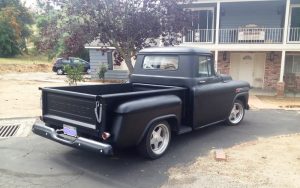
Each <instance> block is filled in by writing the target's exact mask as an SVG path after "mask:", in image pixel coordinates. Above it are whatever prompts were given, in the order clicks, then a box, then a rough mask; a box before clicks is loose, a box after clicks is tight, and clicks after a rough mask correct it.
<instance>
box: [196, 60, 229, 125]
mask: <svg viewBox="0 0 300 188" xmlns="http://www.w3.org/2000/svg"><path fill="white" fill-rule="evenodd" d="M195 69H196V71H197V72H196V78H195V80H196V85H195V86H194V88H193V92H192V93H193V99H194V101H193V104H194V106H193V126H194V128H200V127H202V126H206V125H208V124H211V123H215V122H217V121H221V120H224V119H225V118H226V116H227V115H228V114H227V113H228V109H230V107H231V105H232V104H231V103H232V94H231V93H232V91H231V90H232V89H231V88H229V87H226V83H224V82H223V81H222V79H221V78H220V77H218V76H216V74H215V71H214V65H213V57H212V56H205V55H200V56H198V57H197V63H196V65H195Z"/></svg>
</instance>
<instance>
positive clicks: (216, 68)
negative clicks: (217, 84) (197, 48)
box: [215, 50, 219, 73]
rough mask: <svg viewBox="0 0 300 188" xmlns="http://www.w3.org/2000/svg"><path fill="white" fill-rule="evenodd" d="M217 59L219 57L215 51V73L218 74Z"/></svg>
mask: <svg viewBox="0 0 300 188" xmlns="http://www.w3.org/2000/svg"><path fill="white" fill-rule="evenodd" d="M218 57H219V51H218V50H216V51H215V71H216V73H217V72H218Z"/></svg>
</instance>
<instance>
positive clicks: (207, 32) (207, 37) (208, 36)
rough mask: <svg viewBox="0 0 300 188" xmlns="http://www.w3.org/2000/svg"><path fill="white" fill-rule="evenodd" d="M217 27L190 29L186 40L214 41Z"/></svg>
mask: <svg viewBox="0 0 300 188" xmlns="http://www.w3.org/2000/svg"><path fill="white" fill-rule="evenodd" d="M214 34H215V29H194V30H188V31H187V35H186V37H185V42H200V43H213V42H214V37H215V35H214Z"/></svg>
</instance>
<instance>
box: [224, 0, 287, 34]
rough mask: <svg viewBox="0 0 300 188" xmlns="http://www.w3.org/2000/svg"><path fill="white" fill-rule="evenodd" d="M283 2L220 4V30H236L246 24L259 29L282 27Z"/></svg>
mask: <svg viewBox="0 0 300 188" xmlns="http://www.w3.org/2000/svg"><path fill="white" fill-rule="evenodd" d="M284 7H285V2H284V1H269V2H240V3H222V4H221V14H220V28H221V29H222V28H223V29H225V28H238V27H240V26H244V25H247V24H256V25H258V26H260V27H267V28H280V27H283V25H284V24H283V22H284V12H285V8H284Z"/></svg>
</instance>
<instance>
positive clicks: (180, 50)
mask: <svg viewBox="0 0 300 188" xmlns="http://www.w3.org/2000/svg"><path fill="white" fill-rule="evenodd" d="M148 53H163V54H168V53H171V54H173V53H176V54H211V52H210V51H209V50H207V49H203V48H197V47H184V46H172V47H152V48H145V49H142V50H141V51H139V54H148Z"/></svg>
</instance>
